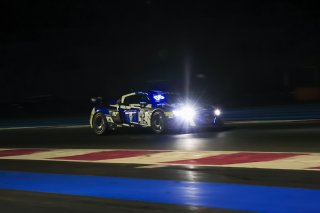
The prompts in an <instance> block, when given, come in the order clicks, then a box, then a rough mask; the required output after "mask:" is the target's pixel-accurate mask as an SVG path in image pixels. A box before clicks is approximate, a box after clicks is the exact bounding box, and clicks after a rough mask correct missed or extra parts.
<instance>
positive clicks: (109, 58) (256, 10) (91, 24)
mask: <svg viewBox="0 0 320 213" xmlns="http://www.w3.org/2000/svg"><path fill="white" fill-rule="evenodd" d="M0 8H1V9H0V14H1V28H0V39H1V40H0V54H1V55H0V56H1V60H0V72H1V76H0V85H1V90H0V99H1V101H0V103H1V106H2V108H5V109H6V110H7V111H8V110H9V111H14V112H16V111H21V112H24V113H31V112H32V111H34V112H35V111H37V112H40V111H41V110H42V111H48V112H49V111H51V112H58V111H66V112H69V111H72V110H77V109H81V110H82V109H86V110H87V108H88V106H89V98H90V97H93V96H103V97H106V98H118V97H119V96H120V95H121V94H123V93H127V92H130V91H131V89H133V90H143V89H149V88H155V89H166V90H172V91H182V92H183V91H185V88H186V85H189V90H190V91H191V92H192V93H194V94H196V95H200V96H201V97H202V98H205V99H207V100H209V101H212V102H216V103H220V104H221V105H224V106H231V107H232V106H248V105H249V106H253V105H268V104H288V103H293V102H297V100H295V98H294V95H293V92H294V90H295V89H296V88H299V87H318V86H319V65H320V60H319V56H320V44H319V38H320V28H319V26H320V10H319V7H318V4H317V1H230V0H224V1H156V0H147V1H145V0H144V1H140V0H136V1H96V0H90V1H83V0H74V1H70V0H69V1H67V0H65V1H49V0H48V1H21V2H20V1H9V0H6V1H2V2H1V5H0ZM188 79H189V83H186V82H187V81H188ZM40 108H41V110H39V109H40ZM2 111H3V110H2Z"/></svg>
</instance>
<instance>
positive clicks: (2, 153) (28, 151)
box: [0, 148, 51, 157]
mask: <svg viewBox="0 0 320 213" xmlns="http://www.w3.org/2000/svg"><path fill="white" fill-rule="evenodd" d="M49 150H51V149H38V148H36V149H11V150H2V151H0V157H10V156H17V155H30V154H33V153H37V152H45V151H49Z"/></svg>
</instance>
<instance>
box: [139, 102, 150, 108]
mask: <svg viewBox="0 0 320 213" xmlns="http://www.w3.org/2000/svg"><path fill="white" fill-rule="evenodd" d="M147 105H148V103H147V102H145V101H141V102H140V107H141V108H145V107H146V106H147Z"/></svg>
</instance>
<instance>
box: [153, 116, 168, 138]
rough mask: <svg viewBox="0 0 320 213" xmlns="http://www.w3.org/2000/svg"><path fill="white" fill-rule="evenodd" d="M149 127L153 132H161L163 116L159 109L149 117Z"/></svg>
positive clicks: (162, 129)
mask: <svg viewBox="0 0 320 213" xmlns="http://www.w3.org/2000/svg"><path fill="white" fill-rule="evenodd" d="M151 129H152V131H153V132H154V133H158V134H159V133H163V132H164V131H165V130H166V129H165V118H164V114H163V113H162V112H160V111H156V112H154V113H153V115H152V117H151Z"/></svg>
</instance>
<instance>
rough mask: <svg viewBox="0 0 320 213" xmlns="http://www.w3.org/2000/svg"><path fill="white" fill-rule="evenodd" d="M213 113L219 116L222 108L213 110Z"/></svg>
mask: <svg viewBox="0 0 320 213" xmlns="http://www.w3.org/2000/svg"><path fill="white" fill-rule="evenodd" d="M213 113H214V115H216V116H219V115H221V110H220V109H215V110H214V111H213Z"/></svg>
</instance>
